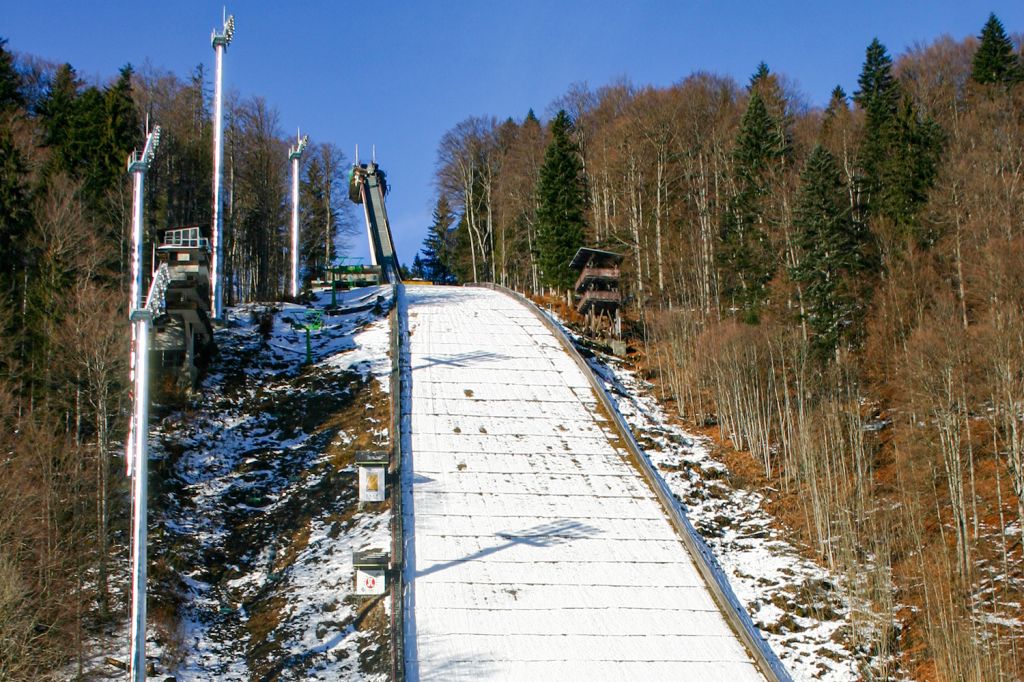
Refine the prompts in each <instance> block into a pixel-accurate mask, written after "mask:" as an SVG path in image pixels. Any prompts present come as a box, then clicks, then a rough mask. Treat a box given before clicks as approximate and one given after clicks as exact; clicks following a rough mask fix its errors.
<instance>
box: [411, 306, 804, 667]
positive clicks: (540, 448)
mask: <svg viewBox="0 0 1024 682" xmlns="http://www.w3.org/2000/svg"><path fill="white" fill-rule="evenodd" d="M398 313H399V316H401V317H402V318H404V319H403V322H404V323H406V324H407V325H408V337H407V341H405V344H406V346H405V347H404V348H403V352H402V356H403V361H404V363H406V366H405V367H403V377H404V379H403V382H402V383H403V386H402V393H403V394H404V395H403V398H402V403H403V405H402V409H403V419H402V422H403V427H402V431H403V433H402V441H403V455H402V486H401V487H402V490H403V497H402V514H403V517H402V519H403V523H402V525H403V527H404V548H405V550H404V555H405V567H404V574H403V575H404V583H405V592H404V595H405V596H404V606H403V610H404V622H405V629H404V637H403V639H404V652H405V659H404V663H405V665H404V668H405V677H406V679H407V680H484V679H494V680H586V681H587V682H597V681H598V680H616V681H618V680H727V681H729V682H742V681H743V680H764V679H770V680H780V679H782V680H785V679H788V676H787V675H786V673H785V671H784V670H783V669H782V667H781V665H780V664H778V659H777V658H775V657H774V654H772V653H771V651H770V650H768V649H767V647H766V646H764V643H763V641H762V640H761V639H760V636H759V635H757V633H756V632H754V633H751V630H752V626H750V625H749V619H746V621H745V623H746V627H744V625H743V623H740V624H739V625H737V623H739V622H740V621H741V620H742V619H743V618H746V617H745V614H742V618H737V615H736V613H735V612H734V611H735V610H736V609H735V604H734V603H735V598H734V597H732V595H731V592H729V591H728V588H727V587H726V592H728V594H726V595H723V593H722V586H721V585H720V584H718V585H716V581H715V580H714V579H710V580H709V579H708V572H709V570H710V569H709V566H708V562H707V560H706V558H705V559H704V560H703V566H702V565H701V564H702V559H701V557H700V551H699V550H695V549H694V545H693V540H692V538H691V539H687V538H686V537H685V536H686V533H685V532H682V531H681V530H680V526H679V518H678V515H679V514H680V513H681V511H680V510H679V509H678V507H676V508H674V509H667V508H666V506H667V505H666V501H665V499H664V496H663V495H662V496H661V497H659V495H658V494H657V493H656V491H657V485H656V484H654V483H652V481H651V480H650V477H649V472H648V474H647V475H645V474H644V473H643V469H642V466H641V463H639V462H638V461H637V455H638V452H637V450H636V449H635V444H634V445H633V449H631V448H630V445H631V444H630V443H629V442H628V441H627V439H628V438H631V437H629V436H626V437H624V435H623V432H622V430H621V426H620V425H618V424H617V423H616V421H615V420H614V417H613V415H612V414H610V413H609V411H608V409H607V403H603V402H602V401H601V400H600V397H601V396H599V395H598V394H597V392H596V391H595V386H594V385H593V384H592V383H591V378H590V377H588V375H587V373H586V371H585V370H584V369H583V368H582V367H581V366H580V361H579V358H578V356H576V357H574V356H573V354H572V353H573V351H571V350H570V349H568V348H567V347H566V346H565V345H564V343H563V341H564V340H563V339H562V338H560V337H559V335H558V334H557V332H556V331H555V330H554V328H553V326H552V325H551V324H550V322H545V321H544V320H543V319H541V316H540V314H538V312H537V311H536V310H535V309H532V308H531V307H530V306H529V305H528V304H526V303H525V302H524V301H521V300H518V299H517V298H515V297H514V296H512V295H509V294H506V293H502V292H499V291H495V290H491V289H485V288H475V287H473V288H456V287H413V286H410V287H405V288H404V292H403V293H401V294H400V296H399V311H398ZM587 371H589V370H587ZM642 456H643V455H640V457H642ZM669 504H672V505H674V504H675V503H674V501H673V502H671V503H669ZM673 514H676V515H677V518H676V520H675V521H673V517H672V515H673ZM683 523H686V522H683ZM690 531H691V532H692V527H691V528H690ZM729 599H732V603H730V601H729ZM730 610H732V611H733V612H732V613H730Z"/></svg>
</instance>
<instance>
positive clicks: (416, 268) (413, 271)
mask: <svg viewBox="0 0 1024 682" xmlns="http://www.w3.org/2000/svg"><path fill="white" fill-rule="evenodd" d="M409 274H410V275H411V276H412V279H426V268H425V267H424V265H423V259H422V258H420V254H419V252H418V251H417V252H416V255H415V256H413V259H412V267H411V268H409Z"/></svg>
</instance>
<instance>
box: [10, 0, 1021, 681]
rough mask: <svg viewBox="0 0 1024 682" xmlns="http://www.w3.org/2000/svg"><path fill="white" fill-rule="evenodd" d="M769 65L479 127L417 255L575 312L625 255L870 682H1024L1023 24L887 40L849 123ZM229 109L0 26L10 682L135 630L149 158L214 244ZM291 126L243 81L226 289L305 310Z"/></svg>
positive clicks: (326, 230) (313, 246)
mask: <svg viewBox="0 0 1024 682" xmlns="http://www.w3.org/2000/svg"><path fill="white" fill-rule="evenodd" d="M981 23H982V21H981V19H979V24H981ZM751 66H752V75H751V76H750V78H749V80H748V81H747V82H745V83H742V84H740V83H737V82H735V81H734V80H733V79H731V78H728V77H723V76H719V75H715V74H712V73H706V72H695V73H692V74H691V75H689V76H686V77H683V78H682V79H681V80H679V81H678V82H677V83H675V84H674V85H671V86H668V87H650V86H634V85H633V84H631V83H629V82H628V81H618V82H613V83H609V84H606V85H602V86H600V87H597V88H591V87H589V86H586V85H574V86H571V87H570V88H569V89H568V90H567V92H566V93H565V94H564V95H563V96H562V97H560V98H559V100H558V101H557V102H555V103H554V104H553V105H552V107H551V108H550V117H549V119H550V120H548V121H545V122H542V121H541V120H540V119H539V118H538V117H537V116H536V115H535V114H534V113H533V111H532V110H531V111H529V113H527V114H526V115H525V116H524V118H522V119H521V120H514V119H508V120H503V121H499V120H498V119H496V118H495V117H492V116H486V115H481V116H473V117H469V118H467V119H465V120H463V121H461V122H459V123H457V124H456V125H454V126H453V127H452V128H451V129H450V130H449V131H448V132H447V133H446V134H445V135H444V136H443V137H442V139H441V140H440V142H439V147H438V159H437V177H436V184H437V189H438V193H437V202H436V207H435V210H434V221H433V225H432V226H431V227H430V232H429V235H428V237H427V240H426V242H425V244H424V250H423V252H422V257H421V256H420V255H419V254H417V255H416V258H415V260H414V261H413V263H412V268H411V274H413V275H416V276H422V277H424V278H427V279H432V280H434V281H438V282H446V283H451V282H461V283H465V282H482V281H491V282H497V283H500V284H503V285H506V286H509V287H513V288H516V289H519V290H523V291H527V292H529V293H531V294H536V295H541V294H544V293H545V292H547V293H549V294H555V295H556V296H557V297H559V298H562V297H564V290H565V289H566V288H568V287H569V286H571V284H572V282H573V275H572V273H571V272H569V271H568V269H567V267H566V266H567V262H568V259H569V258H571V256H572V254H573V253H574V252H575V250H576V249H577V248H578V247H579V246H582V245H588V246H594V247H598V248H604V249H608V250H612V251H617V252H620V253H623V254H625V256H626V259H625V262H624V268H625V270H624V281H623V284H622V288H623V294H624V295H625V299H626V302H627V305H626V321H627V324H626V329H625V331H626V334H627V336H628V337H629V340H630V344H631V346H632V347H634V348H635V349H636V352H635V353H634V360H635V361H636V362H637V363H638V365H639V366H640V367H642V369H643V371H644V373H645V374H644V376H645V377H646V378H647V379H648V380H650V381H651V382H652V383H653V385H654V386H655V387H656V390H657V391H658V392H659V393H660V395H661V397H662V399H663V400H664V401H665V402H666V404H668V405H669V406H671V408H672V409H673V411H674V412H675V414H677V415H678V417H679V418H680V419H681V420H683V421H685V422H686V423H687V424H688V425H689V426H691V427H692V428H693V429H695V430H697V431H699V432H701V433H704V434H707V435H709V436H711V437H713V438H715V439H716V440H717V442H719V443H720V444H721V445H722V446H723V448H726V449H731V450H734V451H736V453H738V454H737V455H736V457H734V460H735V461H736V462H738V463H739V466H738V469H741V470H743V471H744V472H745V473H744V474H743V475H745V476H747V477H749V479H750V484H751V485H752V486H756V487H758V488H759V489H761V490H763V491H767V492H768V493H769V498H770V500H771V502H770V505H771V507H772V509H771V510H772V512H773V513H775V514H776V515H777V516H778V517H779V518H780V520H781V521H782V522H783V523H784V524H785V525H786V526H787V527H788V528H790V529H791V530H792V532H793V533H795V534H797V535H798V536H799V537H801V538H802V539H803V541H804V543H805V545H806V550H807V552H808V553H809V554H810V555H813V556H814V557H815V558H817V560H819V561H820V562H821V563H822V564H823V565H825V566H827V567H828V568H829V569H830V570H831V571H833V572H834V574H835V575H837V576H839V578H840V580H839V585H840V586H841V589H843V590H844V591H846V592H847V593H848V595H849V597H850V601H851V602H852V603H854V604H856V606H857V607H856V612H855V614H854V618H853V619H852V628H853V632H852V633H850V636H851V637H853V638H854V640H855V641H856V642H857V644H858V650H859V651H860V652H861V653H862V655H863V660H864V661H865V664H864V666H863V667H862V668H861V672H862V677H863V678H864V679H879V680H882V679H892V678H895V677H901V676H905V677H910V678H913V679H922V680H998V679H1006V680H1010V679H1020V678H1021V677H1024V650H1022V647H1024V638H1022V636H1021V633H1022V632H1024V628H1022V626H1021V622H1022V621H1021V619H1022V613H1021V603H1022V599H1024V423H1022V415H1024V85H1022V82H1024V61H1022V56H1021V39H1020V37H1018V36H1011V35H1009V34H1008V33H1007V31H1006V30H1005V28H1004V27H1003V26H1002V25H1001V23H1000V22H999V20H998V19H997V18H996V17H995V16H990V17H989V18H988V20H987V22H984V24H983V25H982V26H980V27H979V31H978V36H977V37H970V38H967V39H964V40H956V39H953V38H949V37H944V38H940V39H938V40H935V41H934V42H931V43H929V44H920V45H916V46H914V47H912V48H910V49H908V50H906V51H905V52H904V53H902V54H899V55H892V54H890V52H889V51H888V49H887V48H886V47H885V46H884V45H882V44H881V43H880V42H879V41H877V40H875V41H873V42H872V43H871V44H870V45H867V46H866V47H865V56H864V61H863V63H862V68H861V73H860V77H859V79H858V83H857V88H856V90H855V91H853V92H852V93H847V92H844V91H843V90H842V89H841V88H839V87H837V88H836V89H835V90H834V91H833V92H832V93H831V98H830V100H829V103H828V105H827V106H825V107H824V108H821V107H815V106H812V105H811V104H809V103H808V100H807V99H806V96H805V95H804V94H802V93H801V92H800V91H799V89H798V88H797V87H796V85H795V82H794V81H793V80H791V79H790V78H788V77H787V76H786V75H785V74H780V73H775V72H773V71H772V70H771V68H770V67H769V65H767V64H764V63H762V64H757V65H751ZM210 106H211V103H210V77H209V74H207V73H206V72H205V71H204V70H203V68H202V67H198V68H197V69H196V70H195V71H194V72H193V73H192V74H190V75H189V76H187V77H180V76H177V75H174V74H171V73H167V72H163V71H159V70H155V69H146V70H143V71H136V70H134V69H133V68H132V67H131V66H125V67H124V68H123V69H122V70H121V71H120V73H119V74H118V75H117V76H116V77H114V78H112V79H110V80H109V81H108V82H86V81H85V80H84V79H82V78H81V77H80V76H79V75H78V74H77V72H76V71H75V69H74V67H73V66H72V65H70V64H52V63H48V62H45V61H43V60H40V59H38V58H35V57H33V56H31V55H23V54H15V53H12V52H11V51H9V50H8V49H7V48H6V42H5V41H2V40H0V325H2V326H3V329H4V333H3V335H2V336H0V369H2V371H0V422H2V424H3V427H2V429H0V508H3V509H4V510H7V513H5V514H2V515H0V679H45V678H46V676H47V675H51V674H53V671H64V672H65V673H69V671H70V673H69V674H71V675H72V676H73V671H74V670H75V666H76V664H77V665H81V661H82V657H83V656H84V655H85V653H86V652H85V647H86V643H87V642H88V641H89V639H90V638H92V637H95V636H96V635H97V633H106V634H108V635H112V634H113V633H114V632H115V631H118V630H119V628H121V627H122V624H123V621H124V618H125V616H124V614H125V585H124V583H125V576H124V574H123V571H124V565H125V557H126V556H127V543H128V537H127V533H126V530H127V528H126V526H127V518H128V511H129V510H128V507H129V502H128V495H127V493H128V490H127V480H126V479H125V477H124V476H123V454H122V449H123V438H124V433H125V426H126V418H127V412H128V407H129V406H128V404H127V401H128V387H127V385H126V384H127V375H128V373H127V359H128V338H129V334H128V325H127V311H126V308H125V305H126V301H127V298H128V296H127V287H128V281H127V280H128V277H127V257H128V254H127V251H128V234H129V230H130V222H131V219H130V213H131V188H130V178H129V176H128V174H127V173H126V172H125V171H126V169H125V161H126V159H127V156H128V154H129V153H130V152H131V151H132V150H133V149H134V148H136V147H137V146H139V145H140V144H141V141H142V139H143V136H144V133H145V130H146V126H147V124H148V123H151V124H154V125H155V124H159V125H160V126H162V128H163V131H164V134H163V137H162V141H161V146H160V149H159V153H158V154H157V156H156V159H155V161H154V163H153V165H152V167H151V169H150V172H149V177H148V182H147V202H146V206H147V217H146V220H147V223H146V224H147V230H148V235H147V240H146V241H147V243H152V242H153V241H154V240H156V239H158V238H159V236H160V234H161V233H162V231H163V230H166V229H169V228H176V227H183V226H191V225H200V226H204V229H207V227H208V226H209V224H210V218H211V206H212V196H211V193H212V190H211V187H212V184H211V181H210V176H211V174H212V169H211V158H210V157H211V155H210V149H211V146H212V140H211V130H210V118H211V116H210ZM524 108H526V106H524ZM288 145H289V141H288V139H286V137H285V135H284V134H283V132H282V131H281V129H280V122H279V119H278V114H277V112H276V111H275V109H274V108H273V106H272V105H270V104H268V103H267V102H266V101H265V100H263V99H261V98H259V97H255V96H254V97H240V96H238V95H232V96H230V97H229V99H228V103H227V107H226V119H225V182H226V188H227V198H226V209H225V242H226V246H225V275H226V278H227V286H226V292H227V293H226V303H228V304H229V305H230V304H232V303H235V302H242V301H249V300H256V299H259V300H279V299H282V298H283V297H284V296H285V293H286V282H287V269H288V261H287V251H286V249H287V240H286V226H287V212H288V175H287V174H288V164H287V149H288ZM346 168H347V161H346V159H345V158H344V156H343V154H342V153H341V152H340V150H339V149H338V148H337V147H335V146H333V145H331V144H330V143H327V142H317V143H314V144H313V145H312V146H311V148H310V151H309V152H308V153H307V155H306V156H305V157H304V168H303V180H302V189H301V191H302V206H303V209H302V210H303V213H302V223H303V230H302V233H303V235H304V243H303V245H302V248H303V259H304V262H306V263H307V268H306V278H307V280H308V279H310V278H312V277H314V276H315V275H316V273H317V272H318V270H319V269H320V268H322V266H323V265H324V264H327V263H333V262H335V259H336V258H337V257H338V256H339V255H341V254H339V253H338V246H339V245H340V244H342V243H343V240H344V235H345V234H346V233H347V231H348V230H349V229H350V228H351V225H352V218H351V214H350V209H349V208H348V206H347V203H346V202H345V201H344V198H345V180H344V171H345V170H346ZM150 265H151V263H150V262H149V261H148V260H147V262H146V264H145V266H146V267H149V266H150ZM743 462H746V463H747V465H749V466H747V467H745V468H744V467H743V466H742V464H743ZM737 475H738V474H737ZM868 661H871V664H870V665H868V664H867V662H868Z"/></svg>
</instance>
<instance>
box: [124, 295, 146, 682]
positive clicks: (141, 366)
mask: <svg viewBox="0 0 1024 682" xmlns="http://www.w3.org/2000/svg"><path fill="white" fill-rule="evenodd" d="M140 312H142V311H137V312H136V315H135V316H134V317H135V324H134V327H135V338H136V341H137V343H136V344H135V368H136V371H135V420H134V421H135V427H136V428H135V434H136V437H135V453H134V454H135V476H134V477H133V479H132V492H133V499H132V508H133V511H134V513H133V515H132V632H131V661H130V665H129V671H130V679H131V680H132V682H145V681H146V538H147V533H146V530H147V528H146V522H147V519H148V516H149V514H148V494H149V490H148V488H149V480H148V478H149V457H148V445H149V443H148V441H149V428H148V427H149V382H148V381H147V374H148V364H149V363H148V355H149V354H148V353H147V350H148V348H149V319H148V317H149V316H148V315H145V314H139V313H140Z"/></svg>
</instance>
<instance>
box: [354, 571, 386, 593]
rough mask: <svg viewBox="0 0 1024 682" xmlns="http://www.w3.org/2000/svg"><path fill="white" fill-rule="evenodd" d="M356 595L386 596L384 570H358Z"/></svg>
mask: <svg viewBox="0 0 1024 682" xmlns="http://www.w3.org/2000/svg"><path fill="white" fill-rule="evenodd" d="M356 594H366V595H373V594H384V569H379V568H357V569H356Z"/></svg>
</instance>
